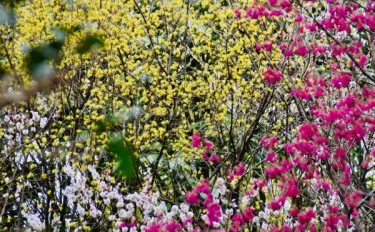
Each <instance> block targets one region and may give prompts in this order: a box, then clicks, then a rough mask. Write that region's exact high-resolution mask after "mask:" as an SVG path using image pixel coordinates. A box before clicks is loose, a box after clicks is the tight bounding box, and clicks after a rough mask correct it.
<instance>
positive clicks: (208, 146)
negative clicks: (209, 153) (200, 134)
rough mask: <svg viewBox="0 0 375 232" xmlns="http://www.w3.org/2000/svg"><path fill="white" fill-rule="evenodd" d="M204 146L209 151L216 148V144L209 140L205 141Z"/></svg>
mask: <svg viewBox="0 0 375 232" xmlns="http://www.w3.org/2000/svg"><path fill="white" fill-rule="evenodd" d="M204 145H205V146H206V148H207V149H212V148H213V147H214V144H213V143H212V142H211V141H209V140H207V139H206V140H204Z"/></svg>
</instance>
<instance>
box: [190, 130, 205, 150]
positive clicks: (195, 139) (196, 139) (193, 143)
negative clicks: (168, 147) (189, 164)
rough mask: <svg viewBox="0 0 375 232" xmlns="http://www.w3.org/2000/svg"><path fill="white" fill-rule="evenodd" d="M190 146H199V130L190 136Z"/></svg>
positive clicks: (200, 144)
mask: <svg viewBox="0 0 375 232" xmlns="http://www.w3.org/2000/svg"><path fill="white" fill-rule="evenodd" d="M191 140H192V141H191V146H192V147H196V148H197V147H200V146H202V140H201V134H200V133H199V132H197V133H195V134H194V135H193V136H192V137H191Z"/></svg>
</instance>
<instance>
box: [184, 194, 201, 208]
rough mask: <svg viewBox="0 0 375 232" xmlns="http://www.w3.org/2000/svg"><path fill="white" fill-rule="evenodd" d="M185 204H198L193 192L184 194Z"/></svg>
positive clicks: (196, 195)
mask: <svg viewBox="0 0 375 232" xmlns="http://www.w3.org/2000/svg"><path fill="white" fill-rule="evenodd" d="M186 202H187V203H189V204H192V205H197V204H199V203H200V201H199V199H198V194H197V193H195V192H188V193H187V194H186Z"/></svg>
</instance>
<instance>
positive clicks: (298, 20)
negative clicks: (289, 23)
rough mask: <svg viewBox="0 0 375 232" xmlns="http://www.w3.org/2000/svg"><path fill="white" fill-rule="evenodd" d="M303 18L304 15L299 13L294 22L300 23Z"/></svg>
mask: <svg viewBox="0 0 375 232" xmlns="http://www.w3.org/2000/svg"><path fill="white" fill-rule="evenodd" d="M302 20H303V17H302V16H301V15H298V16H297V17H296V18H295V19H294V22H296V23H300V22H302Z"/></svg>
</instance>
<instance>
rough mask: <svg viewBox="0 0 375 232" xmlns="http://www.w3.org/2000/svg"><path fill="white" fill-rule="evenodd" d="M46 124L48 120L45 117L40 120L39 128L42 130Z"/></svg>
mask: <svg viewBox="0 0 375 232" xmlns="http://www.w3.org/2000/svg"><path fill="white" fill-rule="evenodd" d="M47 122H48V119H47V118H46V117H43V118H41V119H40V123H39V126H40V128H42V129H43V128H44V127H46V125H47Z"/></svg>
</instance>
